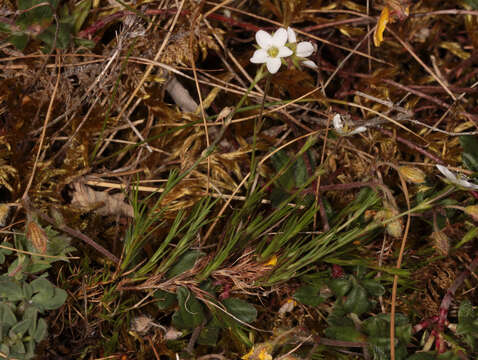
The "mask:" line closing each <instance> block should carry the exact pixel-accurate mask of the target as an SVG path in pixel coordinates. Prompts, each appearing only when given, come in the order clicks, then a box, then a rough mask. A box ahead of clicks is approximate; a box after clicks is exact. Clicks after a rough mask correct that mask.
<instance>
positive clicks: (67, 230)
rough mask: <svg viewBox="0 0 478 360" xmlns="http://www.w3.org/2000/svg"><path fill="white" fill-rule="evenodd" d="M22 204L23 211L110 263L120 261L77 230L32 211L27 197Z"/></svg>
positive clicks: (37, 211) (39, 212)
mask: <svg viewBox="0 0 478 360" xmlns="http://www.w3.org/2000/svg"><path fill="white" fill-rule="evenodd" d="M22 204H23V207H24V208H25V209H27V211H32V212H34V213H35V215H37V216H38V217H40V218H41V219H43V220H44V221H46V222H48V223H50V224H51V225H53V226H54V227H56V228H57V229H58V230H61V231H63V232H65V233H67V234H69V235H71V236H73V237H75V238H77V239H80V240H82V241H84V242H85V243H86V244H88V245H90V246H91V247H93V248H94V249H96V250H97V251H98V252H100V253H101V254H103V255H104V256H106V257H107V258H108V259H110V260H111V261H112V262H114V263H115V264H116V265H118V264H119V262H120V260H119V259H118V258H117V257H116V256H115V255H113V254H112V253H110V252H109V251H108V250H106V249H105V248H104V247H103V246H101V245H100V244H98V243H96V242H95V241H94V240H93V239H91V238H90V237H88V236H86V235H85V234H83V233H81V232H79V231H78V230H75V229H72V228H71V227H69V226H67V225H64V224H58V223H57V222H56V221H55V220H54V219H52V218H51V217H49V216H48V215H46V214H44V213H42V212H41V211H39V210H37V209H34V208H33V207H32V206H31V205H30V201H29V200H28V197H25V198H23V200H22Z"/></svg>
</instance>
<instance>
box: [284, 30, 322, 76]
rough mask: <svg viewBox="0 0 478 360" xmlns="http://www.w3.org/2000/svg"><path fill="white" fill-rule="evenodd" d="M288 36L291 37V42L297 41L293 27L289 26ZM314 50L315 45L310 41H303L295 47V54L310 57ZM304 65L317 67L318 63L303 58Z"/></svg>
mask: <svg viewBox="0 0 478 360" xmlns="http://www.w3.org/2000/svg"><path fill="white" fill-rule="evenodd" d="M287 38H288V39H289V43H290V44H295V43H297V36H296V35H295V32H294V30H292V28H291V27H288V28H287ZM314 51H315V48H314V45H312V43H311V42H310V41H301V42H300V43H298V44H297V45H296V47H295V54H296V55H297V56H298V57H300V58H306V57H309V56H310V55H312V54H313V53H314ZM302 65H304V66H306V67H308V68H311V69H317V65H316V64H315V62H313V61H312V60H303V61H302Z"/></svg>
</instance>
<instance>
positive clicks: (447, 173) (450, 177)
mask: <svg viewBox="0 0 478 360" xmlns="http://www.w3.org/2000/svg"><path fill="white" fill-rule="evenodd" d="M436 167H437V169H438V170H440V172H441V173H442V174H443V175H445V177H446V178H447V179H448V180H450V181H451V182H453V183H456V182H457V181H458V178H457V177H456V175H455V174H454V173H452V172H451V171H450V170H448V168H447V167H445V166H443V165H439V164H437V165H436Z"/></svg>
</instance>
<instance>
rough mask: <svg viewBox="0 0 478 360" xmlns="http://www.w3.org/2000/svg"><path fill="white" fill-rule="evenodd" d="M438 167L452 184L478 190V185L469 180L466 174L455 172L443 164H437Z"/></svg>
mask: <svg viewBox="0 0 478 360" xmlns="http://www.w3.org/2000/svg"><path fill="white" fill-rule="evenodd" d="M436 167H437V169H438V170H440V172H441V173H442V174H443V175H444V176H445V178H446V179H447V180H448V181H449V182H451V183H452V184H454V185H456V186H458V187H461V188H465V189H469V190H478V185H476V184H473V183H471V182H469V181H467V178H466V177H465V176H463V175H456V174H455V173H453V172H452V171H450V170H448V168H447V167H445V166H443V165H438V164H437V165H436Z"/></svg>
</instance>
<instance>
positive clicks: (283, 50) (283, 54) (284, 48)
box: [277, 46, 294, 58]
mask: <svg viewBox="0 0 478 360" xmlns="http://www.w3.org/2000/svg"><path fill="white" fill-rule="evenodd" d="M293 53H294V52H293V51H292V50H291V49H289V48H288V47H287V46H282V47H280V48H279V53H278V54H277V57H280V58H282V57H286V56H291V55H292V54H293Z"/></svg>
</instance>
